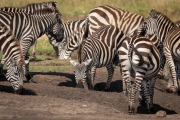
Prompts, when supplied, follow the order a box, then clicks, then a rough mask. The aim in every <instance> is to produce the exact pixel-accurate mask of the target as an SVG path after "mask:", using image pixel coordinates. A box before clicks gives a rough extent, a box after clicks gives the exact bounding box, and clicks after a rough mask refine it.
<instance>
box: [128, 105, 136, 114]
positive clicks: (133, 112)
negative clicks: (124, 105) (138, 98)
mask: <svg viewBox="0 0 180 120" xmlns="http://www.w3.org/2000/svg"><path fill="white" fill-rule="evenodd" d="M128 113H129V115H135V108H131V107H130V106H129V107H128Z"/></svg>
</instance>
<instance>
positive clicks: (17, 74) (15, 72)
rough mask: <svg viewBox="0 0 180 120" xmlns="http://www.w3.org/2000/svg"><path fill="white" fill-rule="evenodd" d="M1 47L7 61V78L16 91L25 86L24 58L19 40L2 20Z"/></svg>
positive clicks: (0, 28) (18, 91)
mask: <svg viewBox="0 0 180 120" xmlns="http://www.w3.org/2000/svg"><path fill="white" fill-rule="evenodd" d="M0 48H1V52H2V54H3V56H4V59H5V62H6V63H7V73H6V78H7V80H8V81H9V82H10V83H11V85H12V87H13V88H14V90H15V92H16V93H20V92H21V91H22V88H23V77H24V67H23V66H24V59H23V55H22V52H21V49H20V45H19V43H18V40H17V39H16V38H15V36H14V35H13V34H12V31H11V30H10V29H8V28H7V27H6V26H5V25H4V24H3V23H2V22H0Z"/></svg>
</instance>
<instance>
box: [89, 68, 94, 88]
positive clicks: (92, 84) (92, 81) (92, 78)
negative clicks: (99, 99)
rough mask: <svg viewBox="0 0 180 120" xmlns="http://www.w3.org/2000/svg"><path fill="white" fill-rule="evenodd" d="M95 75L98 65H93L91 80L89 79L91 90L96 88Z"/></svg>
mask: <svg viewBox="0 0 180 120" xmlns="http://www.w3.org/2000/svg"><path fill="white" fill-rule="evenodd" d="M95 75H96V67H95V66H93V67H92V68H91V70H90V80H89V84H88V88H89V90H93V89H94V79H95Z"/></svg>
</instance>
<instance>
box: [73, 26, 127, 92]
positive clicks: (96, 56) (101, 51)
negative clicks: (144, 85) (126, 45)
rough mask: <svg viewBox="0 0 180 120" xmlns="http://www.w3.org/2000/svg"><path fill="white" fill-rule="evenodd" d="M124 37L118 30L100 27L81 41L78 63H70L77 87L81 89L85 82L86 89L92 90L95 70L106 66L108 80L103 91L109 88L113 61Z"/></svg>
mask: <svg viewBox="0 0 180 120" xmlns="http://www.w3.org/2000/svg"><path fill="white" fill-rule="evenodd" d="M124 37H125V35H124V33H123V32H122V31H121V30H120V29H119V28H117V27H115V26H112V25H107V26H103V27H100V28H99V29H98V30H97V31H96V32H95V33H94V34H92V36H90V37H88V38H86V39H85V40H83V42H82V43H81V47H80V49H79V61H78V62H75V61H73V60H71V61H70V62H71V63H72V64H73V65H74V66H75V78H76V83H77V87H83V84H84V83H85V82H87V84H88V88H89V89H93V82H94V79H95V73H96V68H100V67H104V66H106V68H107V71H108V79H107V83H106V86H105V90H108V89H109V88H110V83H111V79H112V77H113V73H114V67H113V61H114V58H115V55H116V54H117V49H118V48H119V46H120V44H121V42H122V40H123V38H124Z"/></svg>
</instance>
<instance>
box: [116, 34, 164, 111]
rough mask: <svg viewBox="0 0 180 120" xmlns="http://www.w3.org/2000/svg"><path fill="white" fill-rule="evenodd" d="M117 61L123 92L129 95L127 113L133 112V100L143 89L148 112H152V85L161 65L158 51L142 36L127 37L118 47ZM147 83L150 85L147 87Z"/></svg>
mask: <svg viewBox="0 0 180 120" xmlns="http://www.w3.org/2000/svg"><path fill="white" fill-rule="evenodd" d="M119 59H120V67H121V72H122V79H123V90H125V91H127V92H128V95H129V112H130V113H134V112H135V100H134V99H135V95H136V92H137V91H138V90H140V88H143V90H142V92H143V96H144V97H145V101H146V104H147V109H148V112H152V109H153V95H154V93H153V90H154V84H155V80H156V78H157V73H158V72H159V69H160V65H161V57H160V53H159V51H158V49H157V48H156V46H154V45H153V43H152V42H151V41H150V40H149V39H148V38H146V37H144V36H131V37H127V38H125V39H124V41H123V43H122V45H121V46H120V49H119ZM131 77H134V78H135V81H134V84H131ZM147 81H148V82H149V83H150V85H149V86H147ZM141 85H142V87H141ZM149 97H150V101H149V99H148V98H149Z"/></svg>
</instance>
